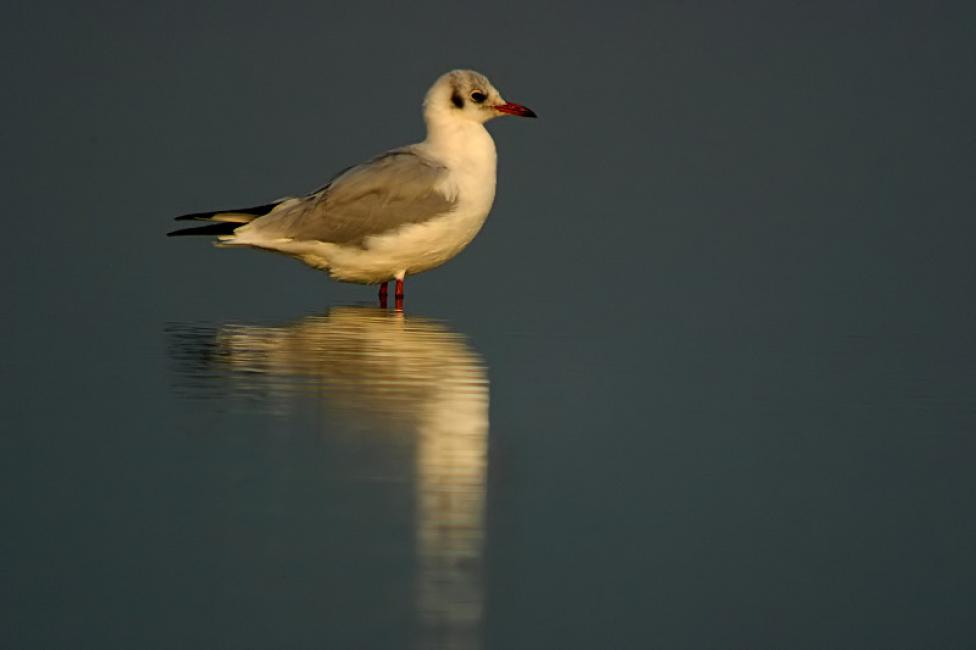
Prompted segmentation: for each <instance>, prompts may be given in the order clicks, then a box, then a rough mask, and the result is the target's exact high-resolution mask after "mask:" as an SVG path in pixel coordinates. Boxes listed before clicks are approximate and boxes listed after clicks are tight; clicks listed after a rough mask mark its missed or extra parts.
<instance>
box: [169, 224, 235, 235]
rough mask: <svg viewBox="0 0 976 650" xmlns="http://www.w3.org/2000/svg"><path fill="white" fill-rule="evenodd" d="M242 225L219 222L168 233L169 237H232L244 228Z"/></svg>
mask: <svg viewBox="0 0 976 650" xmlns="http://www.w3.org/2000/svg"><path fill="white" fill-rule="evenodd" d="M243 225H244V224H242V223H231V222H224V221H221V222H218V223H212V224H209V225H207V226H196V227H194V228H181V229H180V230H173V231H170V232H168V233H166V236H167V237H190V236H194V235H210V236H217V235H232V234H234V231H235V230H237V229H238V228H240V227H241V226H243Z"/></svg>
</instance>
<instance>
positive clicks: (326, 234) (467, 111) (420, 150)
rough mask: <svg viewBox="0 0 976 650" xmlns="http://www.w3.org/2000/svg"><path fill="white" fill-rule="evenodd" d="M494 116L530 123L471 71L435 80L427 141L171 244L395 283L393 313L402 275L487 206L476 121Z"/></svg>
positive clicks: (420, 267) (231, 213) (446, 251)
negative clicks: (193, 240) (197, 243)
mask: <svg viewBox="0 0 976 650" xmlns="http://www.w3.org/2000/svg"><path fill="white" fill-rule="evenodd" d="M501 115H518V116H521V117H535V116H536V115H535V113H534V112H533V111H531V110H530V109H528V108H526V107H525V106H522V105H520V104H513V103H511V102H507V101H505V100H504V99H503V98H502V96H501V94H500V93H499V92H498V90H496V89H495V87H494V86H492V85H491V82H489V81H488V78H487V77H485V76H484V75H483V74H480V73H478V72H475V71H473V70H453V71H451V72H448V73H446V74H444V75H442V76H441V77H440V78H439V79H438V80H437V81H436V82H434V85H433V86H431V88H430V90H429V91H427V95H426V97H425V98H424V121H425V122H426V123H427V138H426V139H425V140H424V141H423V142H420V143H418V144H412V145H409V146H406V147H401V148H399V149H392V150H390V151H387V152H386V153H383V154H380V155H379V156H377V157H375V158H373V159H372V160H370V161H368V162H365V163H362V164H360V165H356V166H355V167H351V168H348V169H346V170H344V171H342V172H340V173H339V174H338V175H337V176H335V177H334V178H333V179H332V180H331V181H329V183H328V184H327V185H325V187H323V188H321V189H319V190H316V191H314V192H312V193H311V194H307V195H305V196H302V197H289V198H284V199H280V200H278V201H275V202H273V203H269V204H267V205H261V206H257V207H253V208H243V209H237V210H219V211H214V212H200V213H195V214H188V215H184V216H181V217H177V219H178V220H202V221H210V222H215V223H212V224H211V225H207V226H200V227H195V228H186V229H183V230H177V231H174V232H171V233H169V235H171V236H182V235H214V236H216V237H217V240H218V241H217V242H216V245H217V246H220V247H239V246H246V247H251V248H261V249H265V250H270V251H275V252H278V253H284V254H286V255H290V256H292V257H295V258H298V259H299V260H301V261H303V262H305V263H306V264H308V265H310V266H312V267H314V268H317V269H322V270H324V271H328V273H329V274H330V275H331V277H333V278H334V279H336V280H341V281H344V282H359V283H363V284H376V283H379V284H380V291H379V298H380V303H381V304H383V305H384V306H385V304H386V297H387V282H389V281H390V280H396V293H395V296H396V299H397V306H398V307H402V300H403V280H404V278H405V277H406V276H407V275H412V274H415V273H420V272H422V271H427V270H429V269H432V268H435V267H437V266H440V265H441V264H443V263H444V262H446V261H448V260H449V259H451V258H452V257H454V256H455V255H457V254H458V253H460V252H461V250H462V249H464V247H465V246H467V245H468V244H469V243H470V242H471V240H472V239H474V237H475V235H476V234H478V231H479V230H480V229H481V226H482V224H484V222H485V219H486V218H487V216H488V212H489V211H490V210H491V205H492V202H493V201H494V199H495V168H496V162H497V155H496V153H495V142H494V140H492V138H491V135H489V134H488V131H487V130H486V129H485V126H484V125H485V122H487V121H488V120H490V119H493V118H495V117H498V116H501Z"/></svg>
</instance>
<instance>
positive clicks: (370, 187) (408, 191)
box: [237, 147, 457, 245]
mask: <svg viewBox="0 0 976 650" xmlns="http://www.w3.org/2000/svg"><path fill="white" fill-rule="evenodd" d="M446 174H447V169H446V168H445V167H444V166H443V165H440V164H438V163H437V162H435V161H432V160H430V159H429V158H426V157H425V156H423V155H422V154H420V153H419V152H417V151H415V150H414V149H412V148H410V147H408V148H405V149H397V150H394V151H390V152H387V153H385V154H383V155H381V156H379V157H377V158H374V159H373V160H371V161H369V162H368V163H364V164H362V165H358V166H356V167H352V168H351V169H349V170H346V171H345V172H342V173H341V174H339V175H338V176H337V177H336V178H334V179H333V180H332V182H330V183H329V184H328V185H326V186H325V187H324V188H322V189H321V190H319V191H317V192H314V193H313V194H310V195H308V196H306V197H302V198H299V199H289V200H287V201H285V202H283V203H281V204H279V205H278V206H277V207H276V208H275V209H274V210H273V211H272V212H271V213H270V214H267V215H265V216H263V217H260V218H258V219H256V220H255V221H253V222H251V223H250V224H248V225H247V226H244V227H242V228H239V229H238V231H237V233H238V234H240V235H244V234H245V233H246V234H247V235H248V237H249V238H250V237H254V236H257V237H260V238H262V239H264V238H271V239H278V238H283V239H291V240H296V241H323V242H330V243H335V244H351V245H362V243H363V241H364V240H365V239H366V238H367V237H370V236H373V235H379V234H383V233H387V232H392V231H395V230H396V229H398V228H401V227H403V226H405V225H408V224H414V223H423V222H425V221H428V220H430V219H433V218H435V217H438V216H440V215H443V214H445V213H447V212H450V211H451V210H453V209H454V207H455V206H456V203H457V201H456V199H455V198H449V197H448V196H446V195H445V194H444V193H443V191H442V190H441V189H439V188H440V186H441V184H442V182H443V180H444V178H445V176H446Z"/></svg>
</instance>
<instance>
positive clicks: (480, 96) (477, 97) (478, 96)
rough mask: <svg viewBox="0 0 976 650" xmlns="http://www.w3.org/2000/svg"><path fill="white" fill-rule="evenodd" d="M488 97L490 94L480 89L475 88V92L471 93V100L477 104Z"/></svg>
mask: <svg viewBox="0 0 976 650" xmlns="http://www.w3.org/2000/svg"><path fill="white" fill-rule="evenodd" d="M486 99H488V96H487V95H485V94H484V93H483V92H481V91H480V90H475V91H474V92H472V93H471V101H473V102H474V103H475V104H480V103H481V102H483V101H485V100H486Z"/></svg>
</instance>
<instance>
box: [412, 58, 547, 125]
mask: <svg viewBox="0 0 976 650" xmlns="http://www.w3.org/2000/svg"><path fill="white" fill-rule="evenodd" d="M424 115H425V116H426V117H427V119H428V121H429V120H430V119H431V118H434V117H435V116H436V118H439V119H448V120H466V121H470V122H477V123H479V124H484V123H485V122H487V121H488V120H490V119H492V118H495V117H499V116H501V115H517V116H519V117H535V116H536V115H535V113H534V112H533V111H532V110H531V109H529V108H526V107H525V106H522V105H521V104H513V103H511V102H507V101H505V100H504V99H503V98H502V95H501V93H499V92H498V90H497V89H496V88H495V87H494V86H493V85H491V82H490V81H488V77H486V76H485V75H483V74H481V73H480V72H475V71H474V70H452V71H450V72H448V73H446V74H443V75H441V77H440V78H439V79H438V80H437V81H435V82H434V85H433V86H431V87H430V90H428V91H427V96H426V97H425V98H424ZM436 118H435V119H436Z"/></svg>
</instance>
